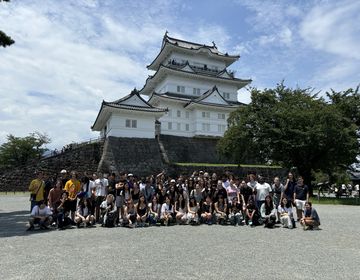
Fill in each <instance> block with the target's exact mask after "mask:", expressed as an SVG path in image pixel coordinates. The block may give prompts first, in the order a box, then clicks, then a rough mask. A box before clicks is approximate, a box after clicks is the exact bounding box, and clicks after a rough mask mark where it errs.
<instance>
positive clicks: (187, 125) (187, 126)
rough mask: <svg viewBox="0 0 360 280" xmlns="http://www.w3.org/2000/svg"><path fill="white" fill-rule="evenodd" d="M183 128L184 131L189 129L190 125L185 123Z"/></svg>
mask: <svg viewBox="0 0 360 280" xmlns="http://www.w3.org/2000/svg"><path fill="white" fill-rule="evenodd" d="M185 130H186V131H189V130H190V125H189V124H188V123H187V124H185Z"/></svg>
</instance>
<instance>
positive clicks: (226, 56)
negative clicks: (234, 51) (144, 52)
mask: <svg viewBox="0 0 360 280" xmlns="http://www.w3.org/2000/svg"><path fill="white" fill-rule="evenodd" d="M167 46H169V47H175V48H178V49H180V50H185V51H190V52H193V51H200V50H201V49H207V50H208V51H210V52H211V54H213V55H215V56H217V57H219V58H221V59H224V60H226V61H229V62H230V63H227V64H226V66H229V65H230V64H232V63H233V62H235V61H236V60H238V59H239V58H240V55H229V54H227V53H226V54H220V53H216V52H213V51H212V49H211V47H209V46H206V45H199V47H197V48H190V49H189V48H186V47H182V46H178V45H175V44H172V43H170V42H169V41H166V42H165V44H164V45H163V47H162V48H161V50H160V52H159V53H158V55H157V56H156V57H155V59H154V60H153V61H152V62H151V63H150V64H149V65H147V66H146V67H147V68H148V69H150V70H151V68H152V66H153V65H154V64H157V63H156V62H157V60H158V58H159V57H160V56H161V55H162V53H163V52H164V50H165V49H166V48H167ZM158 64H159V65H160V64H161V63H160V62H159V63H158ZM152 70H154V69H152Z"/></svg>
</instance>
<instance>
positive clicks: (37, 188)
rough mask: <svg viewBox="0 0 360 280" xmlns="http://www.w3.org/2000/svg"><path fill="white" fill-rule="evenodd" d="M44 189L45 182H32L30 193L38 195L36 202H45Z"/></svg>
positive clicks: (38, 180)
mask: <svg viewBox="0 0 360 280" xmlns="http://www.w3.org/2000/svg"><path fill="white" fill-rule="evenodd" d="M44 187H45V183H44V181H43V180H40V179H34V180H32V181H31V183H30V186H29V191H30V192H31V193H32V194H36V193H37V194H36V199H35V201H40V200H44Z"/></svg>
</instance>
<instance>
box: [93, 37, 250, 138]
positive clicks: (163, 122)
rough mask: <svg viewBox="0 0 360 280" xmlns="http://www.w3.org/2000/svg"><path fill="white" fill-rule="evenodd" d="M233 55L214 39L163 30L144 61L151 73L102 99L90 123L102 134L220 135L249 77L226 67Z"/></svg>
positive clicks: (116, 135)
mask: <svg viewBox="0 0 360 280" xmlns="http://www.w3.org/2000/svg"><path fill="white" fill-rule="evenodd" d="M239 58H240V56H239V55H229V54H228V53H222V52H220V51H219V50H218V48H217V46H216V45H215V43H213V45H212V46H209V45H202V44H198V43H193V42H188V41H184V40H180V39H176V38H172V37H169V36H168V33H167V32H166V33H165V35H164V38H163V41H162V46H161V50H160V52H159V54H158V55H157V56H156V58H155V59H154V61H152V62H151V63H150V65H148V66H147V68H148V69H149V70H153V71H155V74H154V75H151V76H149V77H148V78H147V80H146V83H145V85H144V86H143V88H142V89H141V90H139V91H138V90H136V89H134V90H133V91H132V92H131V93H130V94H129V95H127V96H125V97H124V98H121V99H119V100H116V101H112V102H106V101H103V102H102V104H101V108H100V111H99V113H98V115H97V118H96V120H95V122H94V124H93V126H92V127H91V128H92V130H93V131H99V132H100V136H101V137H104V138H107V137H109V136H114V137H129V138H155V136H156V135H160V134H162V135H172V136H182V137H221V136H223V135H224V132H225V131H226V129H227V119H228V117H229V114H230V113H231V112H233V111H235V110H236V109H237V108H238V107H239V106H242V105H243V104H242V103H240V102H238V101H237V95H238V93H237V91H238V90H239V89H241V88H242V87H244V86H246V85H248V84H249V83H250V82H251V80H250V79H238V78H235V76H234V73H233V72H232V71H229V70H228V69H227V67H229V66H230V65H231V64H233V63H234V62H235V61H237V60H238V59H239ZM142 95H143V96H148V97H149V99H148V101H146V100H145V99H144V98H143V97H142Z"/></svg>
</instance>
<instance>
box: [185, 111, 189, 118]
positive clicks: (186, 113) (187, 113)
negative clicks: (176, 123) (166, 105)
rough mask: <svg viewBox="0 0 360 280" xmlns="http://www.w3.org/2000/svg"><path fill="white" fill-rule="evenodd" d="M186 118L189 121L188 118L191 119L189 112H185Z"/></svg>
mask: <svg viewBox="0 0 360 280" xmlns="http://www.w3.org/2000/svg"><path fill="white" fill-rule="evenodd" d="M185 117H186V118H187V119H188V118H190V112H189V111H186V112H185Z"/></svg>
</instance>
